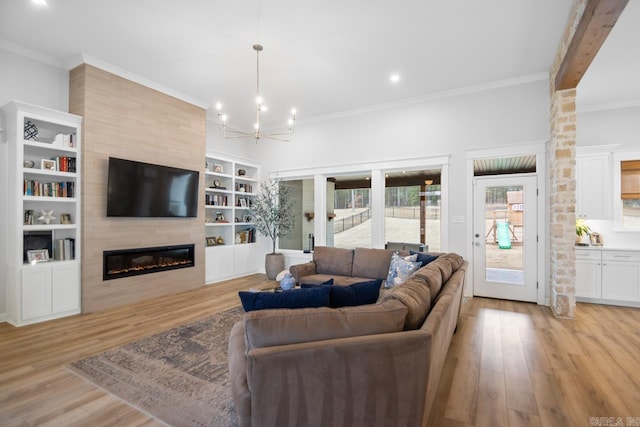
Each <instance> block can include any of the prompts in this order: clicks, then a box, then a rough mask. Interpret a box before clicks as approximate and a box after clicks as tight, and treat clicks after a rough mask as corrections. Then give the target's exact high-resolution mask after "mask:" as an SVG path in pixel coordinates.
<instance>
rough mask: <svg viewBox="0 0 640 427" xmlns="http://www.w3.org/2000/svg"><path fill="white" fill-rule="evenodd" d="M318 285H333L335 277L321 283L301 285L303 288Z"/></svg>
mask: <svg viewBox="0 0 640 427" xmlns="http://www.w3.org/2000/svg"><path fill="white" fill-rule="evenodd" d="M317 286H333V278H331V279H329V280H327V281H326V282H322V283H319V284H317V285H314V284H311V283H302V284H301V285H300V287H301V288H303V289H308V288H315V287H317Z"/></svg>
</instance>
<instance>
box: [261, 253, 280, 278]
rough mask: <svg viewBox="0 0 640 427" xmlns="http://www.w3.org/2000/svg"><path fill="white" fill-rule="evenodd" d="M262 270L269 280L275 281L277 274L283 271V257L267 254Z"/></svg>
mask: <svg viewBox="0 0 640 427" xmlns="http://www.w3.org/2000/svg"><path fill="white" fill-rule="evenodd" d="M264 269H265V271H266V272H267V278H269V280H275V279H276V276H277V275H278V273H280V272H281V271H282V270H284V255H282V254H267V255H266V257H265V262H264Z"/></svg>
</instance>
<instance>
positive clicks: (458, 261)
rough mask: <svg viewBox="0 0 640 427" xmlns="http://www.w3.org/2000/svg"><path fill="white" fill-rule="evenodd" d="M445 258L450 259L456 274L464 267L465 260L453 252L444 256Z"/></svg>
mask: <svg viewBox="0 0 640 427" xmlns="http://www.w3.org/2000/svg"><path fill="white" fill-rule="evenodd" d="M444 257H445V258H446V259H448V260H449V262H451V266H452V267H453V271H454V272H456V271H458V269H459V268H460V267H462V264H463V263H464V258H462V257H461V256H460V255H458V254H456V253H453V252H451V253H448V254H446V255H444Z"/></svg>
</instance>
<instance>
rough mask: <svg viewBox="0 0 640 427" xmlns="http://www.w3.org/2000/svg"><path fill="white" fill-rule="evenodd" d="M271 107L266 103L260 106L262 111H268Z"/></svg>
mask: <svg viewBox="0 0 640 427" xmlns="http://www.w3.org/2000/svg"><path fill="white" fill-rule="evenodd" d="M268 109H269V108H267V106H266V105H261V106H260V111H267V110H268Z"/></svg>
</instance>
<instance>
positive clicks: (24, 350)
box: [0, 274, 640, 427]
mask: <svg viewBox="0 0 640 427" xmlns="http://www.w3.org/2000/svg"><path fill="white" fill-rule="evenodd" d="M270 286H274V282H270V281H268V280H267V279H266V277H265V276H264V275H259V274H258V275H253V276H248V277H244V278H241V279H236V280H231V281H226V282H222V283H218V284H215V285H211V286H207V287H204V288H201V289H197V290H194V291H190V292H185V293H181V294H177V295H172V296H166V297H161V298H155V299H153V300H149V301H145V302H143V303H137V304H134V305H130V306H126V307H121V308H117V309H112V310H108V311H105V312H101V313H94V314H88V315H78V316H72V317H68V318H65V319H58V320H53V321H50V322H45V323H41V324H36V325H30V326H24V327H21V328H15V327H13V326H11V325H9V324H6V323H0V426H36V425H38V426H41V425H43V426H156V425H160V424H159V423H158V422H157V421H155V420H153V419H151V418H149V417H148V416H146V415H145V414H143V413H141V412H138V411H137V410H135V409H133V408H131V407H129V406H128V405H126V404H124V403H122V402H121V401H119V400H118V399H116V398H115V397H113V396H111V395H109V394H108V393H105V392H104V391H102V390H100V389H98V388H96V387H94V386H92V385H91V384H89V383H87V382H86V381H84V380H82V379H81V378H79V377H77V376H76V375H74V374H72V373H71V372H70V371H68V370H67V369H66V368H65V365H67V364H68V363H70V362H72V361H74V360H76V359H79V358H83V357H86V356H89V355H91V354H95V353H98V352H101V351H103V350H106V349H108V348H111V347H115V346H118V345H122V344H124V343H127V342H131V341H135V340H137V339H140V338H142V337H144V336H148V335H152V334H155V333H157V332H161V331H164V330H167V329H170V328H172V327H175V326H178V325H180V324H185V323H189V322H193V321H195V320H198V319H202V318H205V317H208V316H210V315H211V314H213V313H216V312H220V311H224V310H227V309H229V308H231V307H234V306H237V305H238V304H239V301H238V298H237V291H238V290H246V289H249V288H266V287H270ZM589 417H622V421H623V424H622V425H633V424H630V423H627V421H629V420H627V417H638V418H637V419H634V420H635V421H637V422H638V424H637V425H640V310H639V309H632V308H620V307H611V306H598V305H591V304H579V305H578V308H577V310H576V318H575V320H560V319H556V318H555V317H554V316H553V315H552V314H551V312H550V310H549V308H547V307H541V306H536V305H533V304H525V303H515V302H510V301H499V300H491V299H484V298H473V299H470V300H468V301H466V302H465V304H464V305H463V310H462V316H461V321H460V324H459V326H458V332H457V333H456V335H455V336H454V338H453V340H452V343H451V347H450V349H449V354H448V356H447V362H446V364H445V367H444V370H443V373H442V378H441V382H440V387H439V390H438V395H437V396H436V402H435V405H434V409H433V411H432V416H431V420H430V421H431V423H430V424H431V425H432V426H461V427H462V426H518V427H519V426H544V427H546V426H576V427H578V426H588V425H590V420H589ZM631 421H633V420H631ZM614 422H615V419H614ZM612 425H613V423H612Z"/></svg>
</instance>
